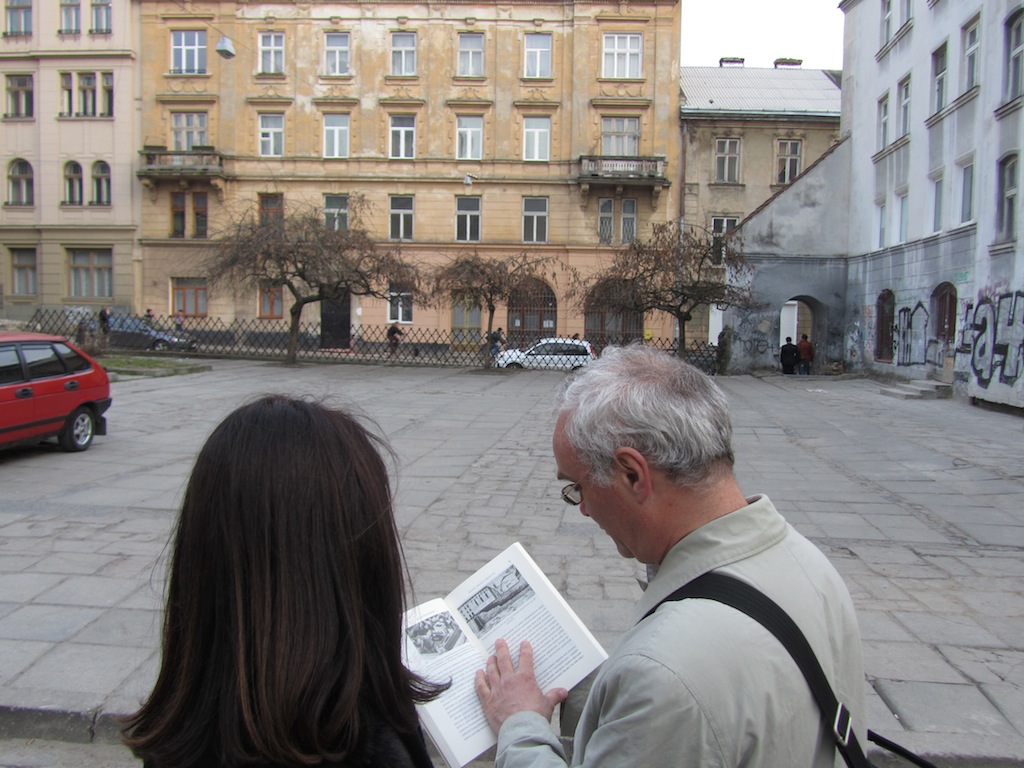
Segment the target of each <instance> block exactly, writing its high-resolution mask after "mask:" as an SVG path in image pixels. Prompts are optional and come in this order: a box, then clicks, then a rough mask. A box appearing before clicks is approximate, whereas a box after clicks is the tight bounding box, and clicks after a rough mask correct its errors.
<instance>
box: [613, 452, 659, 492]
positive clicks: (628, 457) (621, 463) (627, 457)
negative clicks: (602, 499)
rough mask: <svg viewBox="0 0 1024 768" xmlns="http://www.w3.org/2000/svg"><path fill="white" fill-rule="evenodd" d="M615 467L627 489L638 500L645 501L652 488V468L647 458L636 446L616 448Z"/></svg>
mask: <svg viewBox="0 0 1024 768" xmlns="http://www.w3.org/2000/svg"><path fill="white" fill-rule="evenodd" d="M615 468H616V469H617V470H618V474H619V477H620V479H621V480H622V482H623V483H624V484H625V486H626V487H627V490H628V492H629V493H630V494H632V495H633V496H634V497H635V499H636V500H637V501H638V502H642V501H644V499H646V498H647V497H648V496H649V495H650V493H651V490H652V478H651V468H650V466H649V465H648V464H647V459H645V458H644V457H643V454H641V453H640V452H639V451H637V450H636V449H634V448H617V449H616V450H615Z"/></svg>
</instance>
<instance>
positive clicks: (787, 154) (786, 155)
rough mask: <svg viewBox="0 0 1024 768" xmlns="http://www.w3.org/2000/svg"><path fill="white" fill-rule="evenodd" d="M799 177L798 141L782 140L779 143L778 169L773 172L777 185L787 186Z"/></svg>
mask: <svg viewBox="0 0 1024 768" xmlns="http://www.w3.org/2000/svg"><path fill="white" fill-rule="evenodd" d="M799 175H800V141H797V140H794V139H782V140H780V141H779V159H778V167H777V169H776V172H775V182H776V183H777V184H789V183H791V182H792V181H793V179H795V178H796V177H797V176H799Z"/></svg>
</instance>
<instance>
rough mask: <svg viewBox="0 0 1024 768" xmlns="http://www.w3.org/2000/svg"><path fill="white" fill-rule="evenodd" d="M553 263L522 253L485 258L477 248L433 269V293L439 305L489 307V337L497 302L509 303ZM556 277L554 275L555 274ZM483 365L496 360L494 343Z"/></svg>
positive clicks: (492, 328)
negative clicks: (492, 350)
mask: <svg viewBox="0 0 1024 768" xmlns="http://www.w3.org/2000/svg"><path fill="white" fill-rule="evenodd" d="M550 263H551V258H550V257H548V256H536V255H534V254H530V253H526V252H522V253H517V254H514V255H512V256H505V257H503V258H486V257H484V256H481V255H480V254H479V253H477V252H476V251H473V252H470V253H464V254H460V255H458V256H456V257H455V258H453V259H452V260H451V261H449V262H448V263H447V264H444V265H442V266H440V267H438V268H437V269H435V270H434V272H433V274H432V275H431V277H430V295H431V298H432V300H433V301H434V303H435V304H436V305H437V306H446V305H450V304H464V305H466V306H470V307H481V308H485V309H486V310H487V330H486V332H485V336H484V337H485V338H489V337H490V335H491V332H492V331H493V330H494V312H495V309H496V307H497V305H498V304H508V303H509V300H510V299H511V298H512V295H513V294H514V293H515V292H516V290H517V289H518V288H519V287H521V286H522V285H523V284H524V283H525V282H526V281H528V280H530V279H534V278H542V277H544V270H545V268H546V267H547V266H549V265H550ZM552 277H553V275H552ZM485 346H486V349H487V350H488V351H487V354H486V356H485V358H484V366H485V367H487V368H489V367H490V366H491V364H492V363H493V362H494V358H493V355H491V353H490V349H491V346H490V345H489V344H487V345H485Z"/></svg>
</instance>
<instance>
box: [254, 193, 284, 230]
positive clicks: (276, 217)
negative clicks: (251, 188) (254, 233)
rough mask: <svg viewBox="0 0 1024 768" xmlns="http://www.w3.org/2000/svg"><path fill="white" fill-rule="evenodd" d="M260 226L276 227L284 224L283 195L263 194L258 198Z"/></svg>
mask: <svg viewBox="0 0 1024 768" xmlns="http://www.w3.org/2000/svg"><path fill="white" fill-rule="evenodd" d="M259 201H260V226H263V227H266V226H277V225H281V224H283V223H284V195H282V194H280V193H273V192H264V193H261V194H260V196H259Z"/></svg>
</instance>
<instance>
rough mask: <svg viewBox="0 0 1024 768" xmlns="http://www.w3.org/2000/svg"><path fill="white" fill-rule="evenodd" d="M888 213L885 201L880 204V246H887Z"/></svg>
mask: <svg viewBox="0 0 1024 768" xmlns="http://www.w3.org/2000/svg"><path fill="white" fill-rule="evenodd" d="M887 215H888V211H886V205H885V203H879V204H878V247H879V248H885V219H886V216H887Z"/></svg>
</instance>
